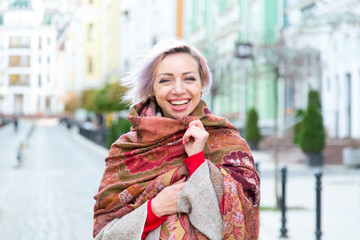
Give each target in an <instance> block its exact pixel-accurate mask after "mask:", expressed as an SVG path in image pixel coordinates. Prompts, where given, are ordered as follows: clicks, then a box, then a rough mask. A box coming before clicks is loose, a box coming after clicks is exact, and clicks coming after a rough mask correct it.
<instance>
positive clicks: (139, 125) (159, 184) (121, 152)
mask: <svg viewBox="0 0 360 240" xmlns="http://www.w3.org/2000/svg"><path fill="white" fill-rule="evenodd" d="M124 84H125V85H126V86H128V88H129V91H128V93H127V95H126V97H125V98H126V99H127V100H129V101H130V102H131V103H132V109H131V111H130V113H129V115H128V120H129V121H130V122H131V123H132V125H133V126H132V129H131V131H130V132H129V133H127V134H124V135H122V136H121V137H120V138H119V139H118V140H117V141H116V142H115V143H114V144H113V145H112V147H111V149H110V153H109V156H108V157H107V158H106V160H105V161H106V166H105V171H104V175H103V177H102V180H101V183H100V187H99V191H98V193H97V194H96V195H95V200H96V204H95V207H94V212H95V213H94V237H95V238H96V239H257V238H258V232H259V200H260V191H259V184H260V180H259V176H258V174H257V172H256V171H255V168H254V161H253V158H252V156H251V153H250V149H249V147H248V145H247V143H246V142H245V140H244V139H242V138H241V137H240V135H239V133H238V131H237V129H236V128H235V127H234V126H233V125H231V124H230V123H229V121H228V120H227V119H225V118H222V117H217V116H214V115H212V114H211V113H210V111H209V109H208V108H207V106H206V104H205V102H204V101H203V100H201V96H202V92H206V91H208V89H209V88H210V85H211V76H210V71H209V68H208V66H207V64H206V60H205V58H204V57H203V56H202V55H201V53H200V52H199V51H198V50H197V49H196V48H194V47H193V46H190V45H188V44H186V43H184V42H182V41H179V40H176V41H172V42H167V43H161V44H158V45H156V46H155V47H154V48H153V49H152V51H151V52H150V53H149V54H148V55H147V56H146V57H145V58H144V60H143V61H142V62H141V64H140V65H139V67H138V68H137V70H136V71H135V72H134V73H132V74H131V75H130V76H129V77H127V78H126V79H125V80H124Z"/></svg>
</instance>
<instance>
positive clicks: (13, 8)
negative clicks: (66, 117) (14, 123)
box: [0, 0, 61, 115]
mask: <svg viewBox="0 0 360 240" xmlns="http://www.w3.org/2000/svg"><path fill="white" fill-rule="evenodd" d="M53 17H54V15H53V14H50V13H47V12H45V11H44V8H43V6H42V4H41V3H40V1H30V0H16V1H12V2H11V3H10V4H9V6H8V9H7V10H6V11H5V13H4V14H3V16H2V20H3V22H2V24H1V25H0V96H1V97H0V112H1V113H3V114H6V115H12V114H18V115H55V114H57V113H58V111H59V110H61V109H59V108H60V107H59V106H58V101H57V96H58V95H59V92H58V91H57V89H56V88H55V86H56V67H55V66H56V61H55V60H56V37H57V30H56V27H55V26H54V24H53V20H54V19H53Z"/></svg>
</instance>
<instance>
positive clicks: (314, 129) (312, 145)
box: [300, 90, 325, 166]
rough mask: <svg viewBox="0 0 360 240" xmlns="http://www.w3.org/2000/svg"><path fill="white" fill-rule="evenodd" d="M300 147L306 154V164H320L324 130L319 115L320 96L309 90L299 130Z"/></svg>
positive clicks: (323, 144)
mask: <svg viewBox="0 0 360 240" xmlns="http://www.w3.org/2000/svg"><path fill="white" fill-rule="evenodd" d="M300 147H301V149H302V150H303V152H304V153H306V154H307V158H308V165H310V166H321V165H322V155H321V153H322V150H323V149H324V148H325V130H324V125H323V120H322V116H321V104H320V97H319V94H318V92H317V91H315V90H310V91H309V94H308V106H307V109H306V112H305V115H304V120H303V123H302V126H301V131H300Z"/></svg>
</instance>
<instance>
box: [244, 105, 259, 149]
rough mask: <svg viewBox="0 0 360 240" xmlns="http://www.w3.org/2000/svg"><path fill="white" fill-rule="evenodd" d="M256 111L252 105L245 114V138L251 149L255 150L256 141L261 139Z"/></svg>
mask: <svg viewBox="0 0 360 240" xmlns="http://www.w3.org/2000/svg"><path fill="white" fill-rule="evenodd" d="M258 120H259V117H258V113H257V111H256V109H255V108H254V107H252V108H250V110H249V111H248V112H247V114H246V126H245V134H244V136H245V139H246V141H247V142H248V143H249V145H250V148H251V149H252V150H257V143H258V142H259V141H260V139H261V135H260V130H259V126H258Z"/></svg>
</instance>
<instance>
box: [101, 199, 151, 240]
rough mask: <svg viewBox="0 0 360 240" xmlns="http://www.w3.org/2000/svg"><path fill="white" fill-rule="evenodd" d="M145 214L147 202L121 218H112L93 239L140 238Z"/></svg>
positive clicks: (123, 239) (127, 239) (124, 239)
mask: <svg viewBox="0 0 360 240" xmlns="http://www.w3.org/2000/svg"><path fill="white" fill-rule="evenodd" d="M146 216H147V202H146V203H144V204H142V205H141V206H140V207H138V208H137V209H135V210H134V211H132V212H130V213H128V214H126V215H125V216H123V217H122V218H115V219H114V220H112V221H111V222H110V223H108V224H107V225H106V226H105V227H104V228H103V229H102V230H101V231H100V232H99V233H98V234H97V235H96V236H95V240H135V239H139V240H140V239H141V235H142V233H143V231H144V224H145V221H146Z"/></svg>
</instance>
